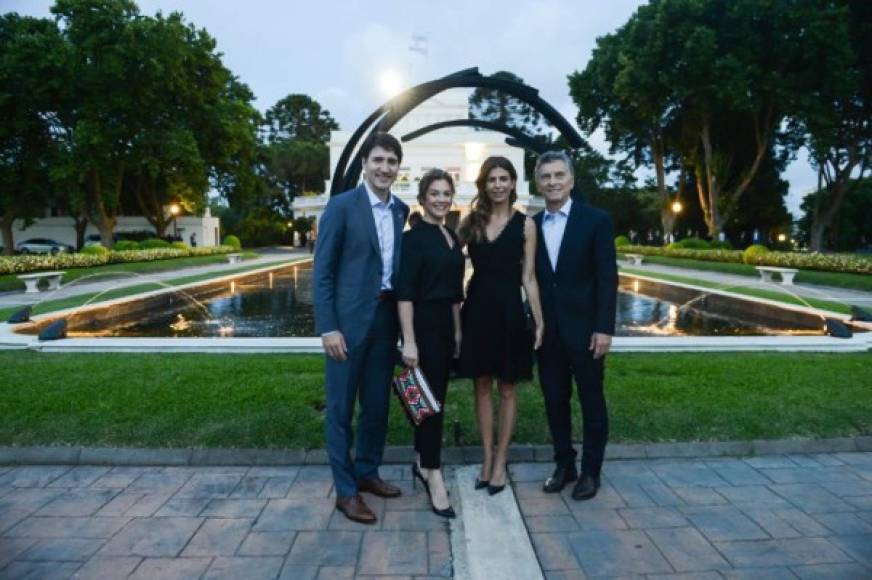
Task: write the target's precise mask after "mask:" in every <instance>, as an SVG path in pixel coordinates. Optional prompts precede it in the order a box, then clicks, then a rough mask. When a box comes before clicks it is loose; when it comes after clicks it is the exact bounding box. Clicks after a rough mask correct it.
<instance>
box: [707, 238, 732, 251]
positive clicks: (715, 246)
mask: <svg viewBox="0 0 872 580" xmlns="http://www.w3.org/2000/svg"><path fill="white" fill-rule="evenodd" d="M709 248H711V249H712V250H732V249H733V244H731V243H730V242H729V241H728V240H724V241H723V242H722V241H720V240H712V241H710V242H709Z"/></svg>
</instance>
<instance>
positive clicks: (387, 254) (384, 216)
mask: <svg viewBox="0 0 872 580" xmlns="http://www.w3.org/2000/svg"><path fill="white" fill-rule="evenodd" d="M363 186H364V187H365V188H366V194H367V195H368V196H369V205H370V206H371V207H372V219H373V220H375V233H376V235H378V247H379V250H381V258H382V283H381V289H382V290H390V289H391V276H392V275H393V273H394V209H393V208H394V196H393V195H392V194H390V193H389V194H388V200H387V202H384V201H382V200H381V199H379V197H378V196H377V195H376V194H374V193H373V192H372V190H371V189H370V188H369V184H368V183H367V182H366V181H364V182H363Z"/></svg>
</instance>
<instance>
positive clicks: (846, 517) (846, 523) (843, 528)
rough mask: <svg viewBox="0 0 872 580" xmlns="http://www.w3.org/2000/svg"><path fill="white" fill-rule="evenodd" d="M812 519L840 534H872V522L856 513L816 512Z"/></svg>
mask: <svg viewBox="0 0 872 580" xmlns="http://www.w3.org/2000/svg"><path fill="white" fill-rule="evenodd" d="M814 519H815V520H817V521H818V522H819V523H821V524H823V525H824V526H826V527H827V528H829V529H830V530H832V532H833V533H834V534H837V535H840V536H849V535H857V534H872V524H870V523H869V522H866V521H864V520H863V519H861V518H858V517H857V515H856V514H817V515H815V516H814ZM870 537H872V536H870Z"/></svg>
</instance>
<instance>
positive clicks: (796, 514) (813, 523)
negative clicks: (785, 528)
mask: <svg viewBox="0 0 872 580" xmlns="http://www.w3.org/2000/svg"><path fill="white" fill-rule="evenodd" d="M772 513H774V514H775V515H776V516H778V517H779V518H781V519H782V520H784V521H785V522H787V523H788V524H790V526H791V527H792V528H793V529H795V530H796V531H798V532H799V533H800V534H802V535H803V536H826V535H829V534H830V533H831V532H830V531H829V530H828V529H827V528H825V527H823V526H822V525H820V524H819V523H818V522H817V520H815V519H814V518H812V517H811V516H809V515H806V514H804V513H803V512H801V511H799V510H798V509H796V508H792V509H776V510H772Z"/></svg>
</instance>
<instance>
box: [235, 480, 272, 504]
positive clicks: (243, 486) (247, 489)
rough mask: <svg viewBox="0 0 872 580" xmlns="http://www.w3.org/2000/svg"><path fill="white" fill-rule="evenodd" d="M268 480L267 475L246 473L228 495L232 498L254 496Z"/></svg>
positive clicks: (258, 493) (249, 497)
mask: <svg viewBox="0 0 872 580" xmlns="http://www.w3.org/2000/svg"><path fill="white" fill-rule="evenodd" d="M269 480H270V478H269V477H259V476H251V475H246V476H245V477H243V478H242V481H240V482H239V485H237V486H236V489H234V490H233V492H232V493H231V494H230V497H231V498H234V499H251V498H256V497H257V496H258V495H260V492H261V490H263V488H264V486H265V485H266V482H268V481H269Z"/></svg>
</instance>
